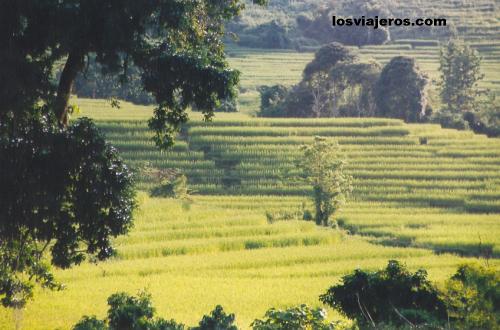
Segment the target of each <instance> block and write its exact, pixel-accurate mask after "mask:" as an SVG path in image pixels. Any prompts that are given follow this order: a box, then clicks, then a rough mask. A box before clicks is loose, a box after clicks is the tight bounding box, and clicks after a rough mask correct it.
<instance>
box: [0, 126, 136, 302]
mask: <svg viewBox="0 0 500 330" xmlns="http://www.w3.org/2000/svg"><path fill="white" fill-rule="evenodd" d="M0 169H1V170H0V200H2V203H0V261H1V262H0V264H1V266H0V295H1V296H3V298H2V304H3V305H4V306H7V307H16V308H19V307H22V306H24V304H25V303H26V301H27V300H28V299H29V298H30V297H31V296H32V289H33V285H34V284H35V283H40V284H41V286H42V287H47V288H50V289H56V288H59V287H60V286H59V285H57V284H56V283H55V282H54V278H53V276H52V274H51V273H50V271H49V267H48V266H47V265H46V264H45V260H46V259H45V257H46V254H47V253H46V252H48V251H50V260H51V262H52V264H54V265H55V266H57V267H61V268H69V267H70V266H72V265H75V264H80V263H81V262H82V261H83V260H84V259H85V256H86V255H90V256H93V257H95V258H97V259H98V260H104V259H107V258H109V257H111V256H112V255H113V254H114V250H113V248H112V246H111V239H112V238H113V237H116V236H118V235H121V234H124V233H126V232H128V230H129V228H130V227H131V225H132V211H133V209H134V207H135V201H134V191H133V180H132V173H131V171H130V170H129V169H128V167H127V166H126V165H125V164H124V163H123V161H122V160H121V158H120V157H119V155H118V152H117V150H116V149H114V148H113V147H111V146H110V145H108V144H107V143H106V142H105V140H104V137H103V136H102V135H101V134H100V133H99V131H98V130H97V127H96V126H95V125H94V124H93V122H92V121H91V120H90V119H80V120H78V121H77V122H76V123H75V124H73V125H72V126H70V127H69V128H68V129H67V130H59V129H55V128H54V127H52V126H50V125H42V124H40V123H38V122H35V123H32V125H31V126H30V127H25V128H24V131H23V132H19V133H18V137H17V138H9V137H0Z"/></svg>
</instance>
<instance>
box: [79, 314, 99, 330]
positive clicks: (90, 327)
mask: <svg viewBox="0 0 500 330" xmlns="http://www.w3.org/2000/svg"><path fill="white" fill-rule="evenodd" d="M107 329H108V327H107V326H106V323H105V322H104V321H101V320H98V319H97V318H96V317H95V316H84V317H83V318H82V319H81V320H80V321H79V322H78V323H77V324H75V326H74V327H73V330H107Z"/></svg>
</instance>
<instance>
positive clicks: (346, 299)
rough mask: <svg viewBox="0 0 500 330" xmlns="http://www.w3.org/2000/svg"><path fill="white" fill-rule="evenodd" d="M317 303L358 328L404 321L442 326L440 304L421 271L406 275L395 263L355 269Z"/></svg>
mask: <svg viewBox="0 0 500 330" xmlns="http://www.w3.org/2000/svg"><path fill="white" fill-rule="evenodd" d="M320 300H321V301H322V302H323V303H325V304H327V305H329V306H331V307H333V308H334V309H336V310H338V311H339V312H341V313H343V314H344V315H346V316H347V317H349V318H352V319H355V320H356V321H357V322H358V323H359V324H360V325H363V324H378V323H387V324H393V325H395V326H405V325H408V322H411V323H412V324H414V325H419V324H442V323H443V322H445V320H446V309H445V305H444V302H443V301H442V300H441V298H440V297H439V293H438V290H437V289H436V288H435V287H434V285H433V284H432V283H431V282H430V281H429V280H428V279H427V272H426V271H425V270H423V269H420V270H418V271H417V272H415V273H411V272H409V271H408V270H407V269H406V267H405V266H403V265H401V264H400V263H399V262H397V261H395V260H391V261H389V264H388V265H387V268H386V269H384V270H380V271H377V272H366V271H363V270H359V269H358V270H356V271H354V273H353V274H350V275H346V276H344V277H343V278H342V283H341V284H338V285H336V286H333V287H331V288H330V289H329V290H328V291H327V292H326V293H325V294H323V295H321V296H320Z"/></svg>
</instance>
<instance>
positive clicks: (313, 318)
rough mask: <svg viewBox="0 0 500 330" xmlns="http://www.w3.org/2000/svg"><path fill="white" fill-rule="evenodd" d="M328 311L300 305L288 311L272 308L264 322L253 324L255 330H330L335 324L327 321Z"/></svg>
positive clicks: (258, 321)
mask: <svg viewBox="0 0 500 330" xmlns="http://www.w3.org/2000/svg"><path fill="white" fill-rule="evenodd" d="M326 316H327V314H326V311H325V310H323V309H321V308H315V309H313V308H310V307H308V306H307V305H300V306H297V307H292V308H289V309H286V310H280V309H275V308H271V309H270V310H268V311H267V312H266V315H265V318H264V319H263V320H255V321H254V322H253V323H252V329H253V330H329V329H334V324H329V323H328V322H327V321H326Z"/></svg>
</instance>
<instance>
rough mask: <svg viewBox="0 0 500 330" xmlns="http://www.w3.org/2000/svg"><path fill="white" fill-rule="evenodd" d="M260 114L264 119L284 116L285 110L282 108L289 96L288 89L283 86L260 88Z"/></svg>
mask: <svg viewBox="0 0 500 330" xmlns="http://www.w3.org/2000/svg"><path fill="white" fill-rule="evenodd" d="M258 91H259V93H260V112H259V115H260V116H262V117H280V116H284V113H283V112H284V109H282V107H281V106H280V104H282V103H283V101H284V100H285V97H286V95H287V92H288V90H287V88H286V87H285V86H283V85H274V86H260V87H259V88H258Z"/></svg>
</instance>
